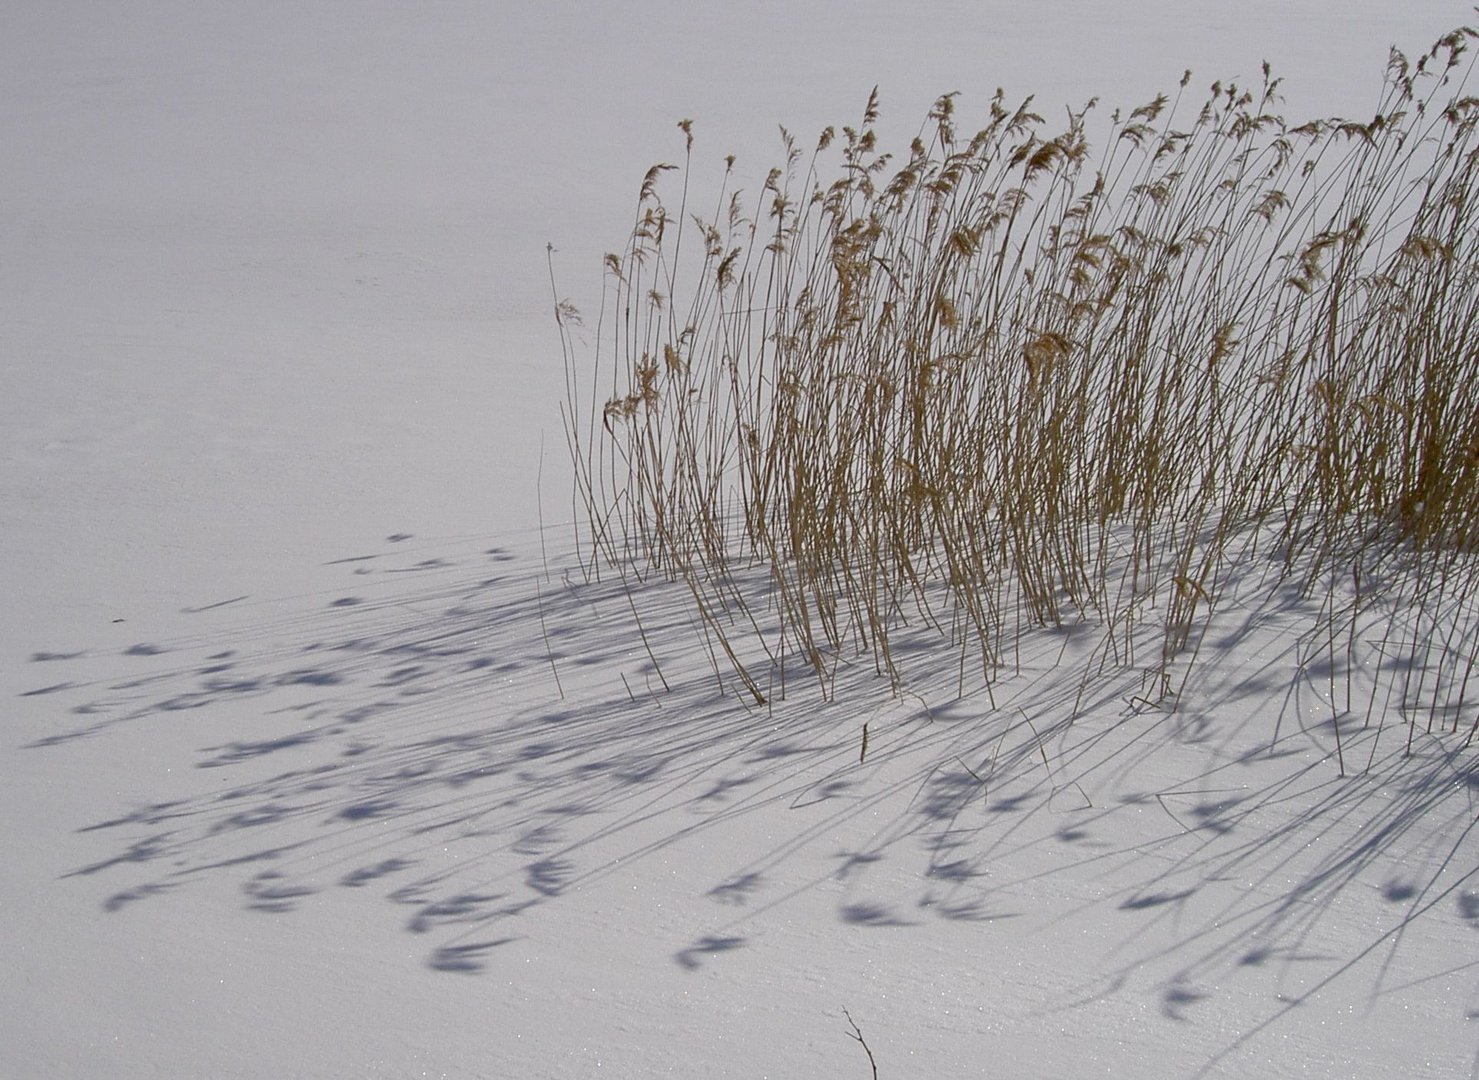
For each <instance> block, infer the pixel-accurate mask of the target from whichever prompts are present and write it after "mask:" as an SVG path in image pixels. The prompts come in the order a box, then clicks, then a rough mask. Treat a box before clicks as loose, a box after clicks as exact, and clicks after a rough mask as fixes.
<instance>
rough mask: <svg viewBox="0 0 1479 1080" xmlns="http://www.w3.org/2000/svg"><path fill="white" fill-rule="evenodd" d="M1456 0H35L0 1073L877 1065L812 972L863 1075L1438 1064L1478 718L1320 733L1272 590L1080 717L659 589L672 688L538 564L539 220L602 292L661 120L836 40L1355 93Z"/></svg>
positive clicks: (1046, 77)
mask: <svg viewBox="0 0 1479 1080" xmlns="http://www.w3.org/2000/svg"><path fill="white" fill-rule="evenodd" d="M1470 15H1471V13H1470V12H1469V11H1468V10H1467V9H1466V8H1465V7H1464V6H1463V5H1453V4H1446V3H1443V4H1440V3H1413V4H1407V5H1400V6H1399V5H1391V4H1381V3H1376V2H1374V0H1363V2H1361V3H1341V4H1335V3H1299V4H1286V3H1272V2H1268V3H1250V4H1243V5H1240V6H1238V7H1232V6H1229V5H1226V4H1212V3H1203V2H1185V0H1182V2H1177V3H1172V2H1169V0H1158V2H1155V3H1143V4H1137V5H1134V7H1133V11H1131V10H1129V9H1127V8H1126V6H1125V5H1119V4H1101V3H1091V2H1083V0H1080V2H1075V3H1057V4H1044V5H1021V4H1014V5H1005V4H999V3H987V4H964V3H934V4H921V5H898V4H882V3H873V2H870V3H861V4H846V5H844V4H836V3H816V4H808V5H804V6H798V5H794V4H788V5H781V4H778V3H764V4H759V5H717V4H709V3H703V4H694V3H686V4H678V3H670V2H663V3H650V4H645V5H642V6H641V7H640V8H639V9H633V8H630V7H621V6H609V5H591V4H575V3H545V4H537V5H536V4H499V5H489V4H479V3H457V2H446V3H438V4H435V5H431V6H429V7H427V6H420V5H418V6H416V7H414V8H413V7H410V6H404V5H396V4H390V3H385V2H383V0H372V2H369V3H355V4H349V3H333V2H330V0H310V2H308V3H302V4H295V5H278V4H256V5H228V4H217V3H188V4H187V3H151V4H149V5H131V6H121V5H110V4H90V3H67V2H60V3H50V4H45V5H39V4H38V5H17V6H15V8H14V10H12V11H9V12H7V14H6V17H5V20H4V21H5V24H6V26H5V31H4V33H3V34H0V148H3V149H0V252H3V253H4V254H3V258H0V363H3V365H4V366H3V371H4V377H3V391H4V392H3V393H0V565H3V566H4V567H5V568H6V569H5V573H4V574H3V575H0V612H3V616H0V700H3V701H5V702H7V703H8V707H7V709H6V711H5V722H4V728H3V731H0V739H3V751H0V820H3V821H4V823H5V824H4V826H3V828H4V833H3V835H4V859H5V866H4V872H3V874H0V925H3V926H4V931H3V933H0V969H3V970H4V971H5V973H6V976H5V978H4V980H3V984H0V985H3V989H0V1074H3V1075H6V1076H18V1077H19V1076H28V1077H43V1076H44V1077H111V1078H123V1080H132V1078H137V1077H151V1076H160V1077H195V1076H199V1077H205V1076H210V1077H223V1078H224V1077H259V1076H280V1077H290V1076H303V1077H330V1076H345V1077H348V1076H356V1077H360V1076H379V1077H406V1076H446V1077H492V1076H521V1077H565V1076H587V1075H595V1074H600V1075H614V1076H633V1077H635V1076H651V1075H675V1076H689V1075H711V1076H736V1077H740V1076H743V1077H763V1076H773V1077H780V1076H808V1075H809V1076H837V1077H844V1076H866V1075H868V1071H867V1070H868V1062H867V1058H866V1056H865V1055H864V1053H863V1051H862V1049H861V1048H860V1047H858V1045H857V1044H856V1043H855V1041H853V1040H852V1039H850V1038H849V1034H848V1033H849V1030H850V1029H849V1028H848V1025H847V1021H846V1019H845V1017H844V1014H843V1010H844V1009H846V1010H847V1012H848V1013H849V1014H850V1015H851V1016H852V1017H853V1018H854V1019H855V1020H856V1021H857V1023H858V1025H859V1027H860V1028H861V1030H862V1033H863V1036H864V1037H865V1038H866V1040H867V1043H868V1047H869V1048H870V1049H871V1050H872V1052H873V1053H874V1055H875V1056H876V1058H877V1061H878V1069H879V1075H880V1076H882V1077H885V1078H887V1077H901V1076H955V1075H959V1076H972V1075H1003V1076H1040V1077H1083V1076H1122V1075H1130V1074H1134V1075H1143V1076H1149V1077H1165V1078H1172V1077H1175V1078H1180V1077H1193V1076H1209V1077H1210V1076H1229V1077H1231V1076H1298V1075H1312V1076H1361V1077H1388V1076H1390V1077H1397V1076H1401V1077H1454V1076H1465V1075H1467V1076H1479V938H1476V937H1475V933H1476V931H1479V869H1476V866H1479V839H1476V836H1475V821H1476V805H1475V800H1476V795H1479V772H1476V761H1479V759H1475V757H1474V756H1473V752H1472V751H1471V752H1470V753H1469V754H1467V755H1463V754H1458V753H1456V752H1455V746H1454V744H1452V743H1449V742H1444V741H1443V740H1439V739H1431V738H1420V739H1419V740H1417V743H1416V745H1415V750H1414V753H1413V754H1412V755H1411V756H1410V757H1409V756H1404V755H1403V754H1402V749H1403V739H1404V738H1405V736H1404V735H1399V734H1397V733H1396V729H1395V728H1394V727H1387V728H1384V729H1383V730H1382V731H1381V732H1380V733H1379V735H1378V734H1374V733H1368V734H1365V735H1361V736H1357V737H1356V738H1355V740H1354V745H1348V746H1347V747H1346V754H1347V755H1348V756H1349V755H1353V754H1354V755H1356V758H1357V759H1358V760H1360V761H1362V762H1365V761H1366V760H1367V759H1368V755H1369V756H1370V760H1371V761H1372V765H1371V767H1370V769H1369V770H1366V771H1364V772H1361V773H1360V774H1359V775H1354V776H1350V777H1347V778H1341V777H1340V776H1339V775H1338V771H1337V768H1336V765H1335V763H1334V760H1333V747H1332V742H1331V740H1330V738H1329V733H1328V731H1327V730H1324V729H1322V728H1321V726H1320V716H1321V711H1320V703H1319V701H1318V696H1319V695H1318V687H1309V686H1305V687H1303V688H1302V689H1301V690H1300V692H1299V693H1297V694H1293V695H1286V692H1285V691H1286V688H1287V687H1288V686H1289V685H1290V679H1291V676H1290V674H1289V673H1290V672H1291V671H1292V670H1293V668H1294V666H1295V665H1294V663H1293V661H1292V659H1291V657H1290V655H1289V649H1290V645H1289V643H1288V642H1287V641H1286V640H1285V639H1284V638H1283V637H1281V636H1280V634H1279V632H1278V627H1277V625H1270V626H1264V627H1260V628H1258V629H1257V631H1256V632H1254V633H1250V634H1247V635H1244V636H1243V637H1241V638H1240V639H1237V640H1235V641H1233V640H1232V639H1229V641H1230V643H1229V644H1228V645H1227V647H1226V654H1225V655H1224V656H1222V657H1220V658H1219V659H1218V660H1217V662H1216V663H1208V664H1206V668H1205V670H1207V671H1208V672H1209V673H1210V674H1209V675H1208V676H1207V678H1206V679H1205V680H1204V681H1203V682H1202V683H1201V684H1199V686H1198V687H1197V697H1196V700H1197V703H1198V704H1197V707H1196V708H1195V709H1192V710H1188V711H1186V712H1179V713H1176V714H1168V713H1163V712H1159V711H1155V710H1148V709H1143V708H1140V707H1138V706H1136V705H1135V704H1134V702H1133V701H1131V700H1129V699H1132V698H1133V697H1134V693H1135V685H1134V680H1133V678H1131V679H1129V681H1128V682H1119V683H1116V682H1114V681H1113V680H1110V681H1109V682H1107V683H1106V684H1105V685H1104V686H1103V687H1101V688H1100V689H1099V690H1098V691H1097V692H1098V693H1100V694H1101V698H1100V699H1099V700H1097V701H1096V702H1094V703H1093V704H1092V705H1091V707H1089V708H1087V709H1085V710H1084V715H1082V716H1081V717H1080V718H1079V719H1078V720H1077V721H1076V722H1075V723H1073V724H1072V725H1069V724H1067V723H1065V722H1064V720H1065V719H1066V715H1067V712H1068V710H1067V709H1066V707H1065V704H1064V703H1065V698H1071V696H1072V695H1073V694H1074V693H1075V692H1076V691H1077V684H1076V683H1069V682H1067V681H1066V680H1065V679H1064V678H1062V677H1057V676H1058V672H1059V668H1058V666H1057V663H1056V659H1055V658H1056V657H1057V656H1058V653H1059V649H1060V648H1061V647H1062V642H1059V641H1054V642H1051V643H1042V644H1041V647H1040V648H1039V649H1038V651H1036V652H1032V651H1030V650H1029V653H1028V655H1027V656H1026V658H1025V660H1024V672H1023V674H1022V675H1021V676H1019V677H1017V678H1015V679H1013V680H1009V682H1008V683H1007V684H1005V685H1004V686H1003V687H1002V688H1001V689H1000V690H999V692H998V700H997V708H996V709H995V710H992V709H991V708H990V706H989V705H988V703H987V702H986V701H985V700H984V698H983V697H982V696H981V695H979V694H975V695H968V696H967V697H965V698H963V699H961V700H959V701H954V702H948V703H947V704H943V705H941V704H938V703H937V701H935V700H932V701H931V707H930V709H929V710H928V711H926V710H925V709H923V708H922V707H921V704H920V703H919V702H917V701H914V700H912V699H910V698H908V697H903V698H891V697H890V696H889V695H888V694H887V693H886V692H883V691H882V690H880V689H879V688H878V687H877V686H873V685H870V684H869V683H868V681H867V680H866V678H864V677H862V676H859V678H858V680H857V682H856V685H853V686H851V687H850V688H849V689H850V691H851V692H850V693H844V694H839V695H838V700H837V701H835V702H831V703H827V702H822V701H820V700H818V699H817V698H816V696H815V695H814V694H807V693H805V692H802V691H799V690H798V691H797V692H795V693H793V694H791V695H790V696H789V697H788V699H787V701H786V702H783V703H778V704H776V705H775V706H774V708H772V709H746V708H745V707H744V706H743V705H742V704H741V703H740V701H739V699H738V698H737V697H736V696H735V695H733V694H729V693H727V694H724V695H722V696H721V695H720V694H719V693H718V686H717V684H716V681H715V679H714V676H713V674H712V672H711V670H710V668H709V666H708V660H707V658H706V657H705V656H704V654H703V651H702V642H701V640H700V639H699V638H698V637H697V636H696V635H695V634H694V632H693V630H692V627H691V624H690V623H689V622H688V621H687V618H686V616H685V615H684V614H683V609H682V606H681V604H680V603H678V602H677V600H676V599H671V598H665V597H664V596H662V594H661V592H660V590H659V591H658V592H657V593H655V594H654V596H653V597H652V598H649V600H648V602H649V603H651V604H653V605H655V606H654V607H651V608H649V609H648V613H647V614H644V619H646V620H648V621H647V623H646V630H647V632H648V633H649V634H650V635H651V636H652V638H653V642H654V652H655V653H656V654H657V657H658V661H659V663H660V664H661V670H662V674H663V676H664V677H666V678H667V679H668V680H669V681H670V682H671V684H672V688H671V690H664V689H663V688H662V686H661V685H660V682H659V679H658V677H657V674H658V673H657V671H656V670H654V669H653V667H652V663H651V661H650V660H649V658H648V657H647V655H646V652H645V650H644V649H643V648H642V645H641V642H640V639H639V638H638V636H637V635H636V633H635V628H634V626H633V623H632V620H631V616H630V610H629V609H628V607H627V606H626V600H625V597H624V594H623V593H622V592H621V591H620V590H617V589H615V588H613V587H612V586H610V585H609V584H606V585H602V584H589V585H588V584H585V583H584V581H583V579H581V578H580V577H579V576H578V575H572V574H570V573H569V566H570V563H569V549H570V531H569V528H568V526H567V525H566V524H565V522H566V520H567V519H568V518H569V517H570V508H569V494H568V481H567V477H568V470H567V469H566V468H565V466H564V462H563V455H564V452H565V451H564V443H563V437H562V435H561V431H560V424H559V417H558V411H557V410H558V402H559V400H560V397H561V395H562V392H563V391H562V387H563V377H562V373H561V368H560V356H559V346H558V340H557V338H556V335H555V332H554V323H553V319H552V318H551V314H550V307H551V295H550V285H549V279H548V272H547V267H546V261H545V260H546V245H553V247H554V248H555V253H554V260H555V268H556V271H557V273H558V274H559V277H560V287H561V291H562V293H565V294H569V295H571V296H572V297H573V298H574V299H575V300H576V302H577V303H578V304H580V305H581V306H586V307H590V306H593V305H594V304H595V303H596V302H597V299H598V296H599V287H600V271H599V260H600V256H601V254H602V252H604V251H606V250H609V249H615V248H618V247H619V246H620V245H621V243H622V242H623V241H624V239H625V232H626V229H627V227H628V225H629V222H630V215H631V211H632V207H633V203H634V199H635V194H636V187H637V184H638V182H639V181H640V178H641V175H642V173H643V171H644V170H645V169H646V167H647V166H648V165H650V164H652V163H653V162H656V161H661V160H669V159H671V158H673V157H674V156H675V155H678V154H680V153H681V151H682V145H681V142H680V140H681V135H680V133H678V132H677V130H676V129H675V127H674V125H675V124H676V122H677V120H678V119H680V118H683V117H691V118H693V119H694V121H695V129H696V133H697V136H698V142H697V144H696V148H695V154H696V155H697V156H696V158H695V161H696V166H697V167H700V168H701V166H702V163H703V161H704V160H708V161H710V162H711V163H712V165H713V169H714V172H715V173H716V174H717V172H718V171H719V169H720V168H721V167H722V166H721V160H722V157H723V155H724V154H725V153H728V152H731V151H733V152H736V153H738V154H739V155H740V158H741V168H742V169H751V170H755V172H759V173H760V174H762V175H763V169H764V168H765V167H766V166H768V165H769V163H770V162H771V161H772V160H773V158H774V157H775V156H776V146H777V140H776V132H775V125H776V124H777V123H784V124H785V125H786V126H787V127H788V128H790V129H791V130H793V131H796V132H797V133H798V134H805V135H807V137H810V135H811V134H812V133H814V132H816V131H817V130H819V129H820V128H821V127H822V126H823V125H825V124H827V123H839V122H842V123H845V122H848V121H849V119H850V118H853V117H856V116H857V115H858V114H859V113H860V112H861V109H862V106H863V102H864V100H865V99H866V97H867V94H868V91H869V90H870V89H871V88H872V86H873V85H874V84H878V85H879V86H880V88H881V93H882V96H883V104H884V116H885V124H884V128H885V132H887V131H888V130H889V128H888V125H890V124H895V125H897V127H896V128H894V129H893V130H894V131H896V132H898V133H902V134H903V135H904V137H905V138H907V135H908V134H910V133H912V131H913V128H914V126H915V125H916V124H917V123H918V120H919V118H920V117H921V116H922V115H923V113H924V111H925V109H926V108H927V107H928V104H929V102H930V101H931V100H932V99H933V98H934V97H935V96H936V95H937V94H939V93H941V92H943V91H947V90H960V91H961V92H962V93H961V98H960V108H961V110H962V113H963V114H965V115H968V114H969V113H970V110H971V107H972V106H973V105H984V102H985V101H986V100H987V98H988V96H989V94H990V93H991V92H992V91H993V90H994V89H995V88H996V86H998V85H1001V86H1004V87H1006V88H1007V90H1008V94H1009V95H1011V96H1023V95H1026V94H1028V93H1036V94H1037V95H1038V102H1039V106H1040V107H1041V109H1040V111H1044V112H1045V113H1046V112H1047V111H1048V110H1049V109H1058V108H1061V107H1062V106H1064V105H1070V104H1071V105H1078V104H1081V103H1082V102H1083V101H1084V100H1086V99H1087V98H1089V97H1091V96H1094V95H1099V96H1101V97H1103V98H1104V99H1105V101H1106V103H1107V104H1108V103H1116V104H1125V105H1134V104H1138V103H1140V102H1141V101H1143V100H1145V99H1148V98H1149V97H1150V96H1152V95H1153V94H1154V93H1155V92H1156V91H1158V90H1160V89H1166V88H1170V87H1172V86H1174V84H1175V81H1176V80H1177V79H1178V78H1179V77H1180V74H1181V72H1182V70H1183V69H1184V68H1187V67H1191V68H1193V69H1194V70H1195V71H1196V72H1197V75H1198V78H1199V79H1201V80H1203V81H1205V82H1210V81H1211V80H1212V79H1213V78H1218V77H1238V78H1242V79H1246V80H1249V81H1252V80H1253V79H1255V78H1256V77H1257V73H1258V67H1259V63H1260V61H1261V60H1263V59H1264V58H1267V59H1268V60H1269V61H1270V62H1271V63H1272V65H1273V67H1274V70H1275V72H1276V73H1283V74H1284V75H1285V76H1286V77H1287V78H1286V84H1285V93H1286V97H1287V98H1288V99H1289V111H1290V112H1291V113H1302V114H1315V113H1325V112H1343V113H1349V114H1364V113H1365V112H1367V111H1369V109H1370V108H1371V107H1372V106H1373V105H1374V102H1375V98H1376V92H1377V89H1378V80H1379V76H1380V72H1381V70H1382V66H1383V64H1384V63H1385V60H1386V53H1387V47H1388V45H1389V44H1392V43H1397V44H1400V45H1402V46H1403V47H1405V48H1407V49H1408V50H1409V51H1411V52H1416V51H1418V50H1420V49H1421V48H1424V47H1425V46H1426V45H1427V44H1428V43H1429V42H1431V41H1432V40H1433V38H1435V37H1436V36H1437V35H1438V34H1439V33H1441V32H1443V31H1445V30H1447V29H1450V28H1452V26H1454V25H1456V24H1457V23H1459V22H1462V21H1463V20H1464V19H1465V18H1466V17H1469V16H1470ZM887 139H888V135H887V134H885V141H887ZM705 155H708V157H707V158H705V157H704V156H705ZM755 172H752V173H751V174H750V175H752V176H753V175H755ZM541 520H543V522H544V523H545V526H546V527H545V528H544V529H543V530H541V528H540V525H541ZM547 566H548V570H547V569H546V567H547ZM546 633H547V635H548V640H546ZM556 674H558V676H559V683H558V684H557V683H556V679H555V676H556ZM1281 680H1282V681H1281ZM941 696H942V697H943V698H945V699H948V698H949V697H950V695H948V694H945V695H941ZM1023 717H1027V718H1030V719H1031V721H1032V723H1031V724H1024V723H1023V721H1022V718H1023ZM865 722H866V723H867V724H868V726H869V731H870V748H869V750H868V753H867V756H866V758H865V759H863V760H861V761H860V760H859V733H860V730H861V728H862V726H863V724H864V723H865ZM1393 723H1395V721H1394V722H1393ZM1373 739H1375V743H1374V745H1373V741H1372V740H1373Z"/></svg>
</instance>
